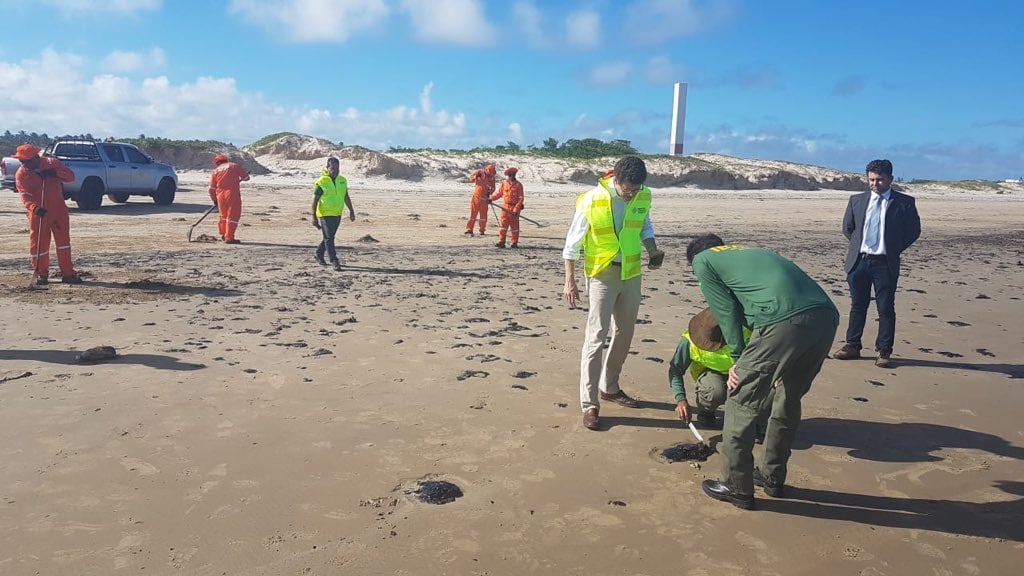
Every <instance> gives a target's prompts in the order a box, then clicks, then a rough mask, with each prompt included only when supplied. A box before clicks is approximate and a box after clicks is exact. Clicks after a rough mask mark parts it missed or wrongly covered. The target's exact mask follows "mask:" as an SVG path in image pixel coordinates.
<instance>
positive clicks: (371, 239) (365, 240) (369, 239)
mask: <svg viewBox="0 0 1024 576" xmlns="http://www.w3.org/2000/svg"><path fill="white" fill-rule="evenodd" d="M356 242H362V243H363V244H377V243H379V242H380V240H377V239H376V238H374V237H373V236H370V235H369V234H367V235H366V236H363V237H362V238H360V239H358V240H356Z"/></svg>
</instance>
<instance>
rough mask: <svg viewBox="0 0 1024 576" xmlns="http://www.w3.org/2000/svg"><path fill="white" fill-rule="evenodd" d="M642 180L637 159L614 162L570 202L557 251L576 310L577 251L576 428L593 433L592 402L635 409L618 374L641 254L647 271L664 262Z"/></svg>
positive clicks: (635, 303)
mask: <svg viewBox="0 0 1024 576" xmlns="http://www.w3.org/2000/svg"><path fill="white" fill-rule="evenodd" d="M646 180H647V167H646V165H644V161H643V160H641V159H640V158H638V157H637V156H626V157H624V158H622V159H620V160H619V161H618V162H617V163H616V164H615V168H614V171H613V173H612V174H610V175H606V176H605V177H604V178H601V179H599V180H598V184H597V186H595V187H594V188H592V189H591V190H590V191H589V192H585V193H583V194H581V195H580V196H579V197H578V198H577V199H576V212H575V214H574V215H573V218H572V223H571V224H570V225H569V232H568V234H566V238H565V247H564V249H563V250H562V258H563V259H564V261H565V286H564V288H563V297H564V298H565V301H566V302H567V303H568V304H569V308H576V304H577V303H579V301H580V291H579V288H578V287H577V286H576V261H577V260H579V258H580V251H581V250H582V252H583V260H584V263H583V271H584V273H585V274H586V277H587V293H588V297H589V300H590V310H589V312H588V314H587V327H586V333H585V336H584V341H583V351H582V354H581V359H580V406H581V408H582V409H583V426H584V427H586V428H587V429H590V430H597V429H599V424H598V414H599V410H600V404H599V398H600V400H607V401H609V402H614V403H616V404H619V405H621V406H625V407H626V408H639V407H640V403H639V402H637V401H636V399H634V398H632V397H630V396H628V395H627V394H626V393H625V392H623V390H622V388H620V387H619V375H620V374H621V372H622V365H623V363H624V362H625V361H626V356H627V355H628V354H629V346H630V343H631V342H632V340H633V329H634V327H635V326H636V318H637V314H638V313H639V311H640V283H641V275H642V268H643V266H642V265H643V262H642V254H641V251H642V249H646V250H647V254H648V264H647V266H648V268H650V269H651V270H654V269H656V268H659V267H660V266H661V263H662V261H663V260H664V259H665V253H664V252H662V251H661V250H659V249H658V246H657V243H656V242H655V240H654V227H653V226H652V225H651V216H650V211H651V190H650V188H648V187H647V186H645V185H644V182H645V181H646ZM613 326H614V329H613ZM609 331H611V344H610V345H609V347H608V354H607V358H603V356H604V355H603V354H602V349H603V347H604V341H605V336H607V335H608V332H609ZM599 392H600V394H599Z"/></svg>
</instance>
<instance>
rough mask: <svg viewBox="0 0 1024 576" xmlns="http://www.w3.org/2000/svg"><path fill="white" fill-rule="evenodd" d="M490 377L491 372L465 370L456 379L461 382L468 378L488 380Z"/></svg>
mask: <svg viewBox="0 0 1024 576" xmlns="http://www.w3.org/2000/svg"><path fill="white" fill-rule="evenodd" d="M490 375H491V374H490V373H489V372H484V371H483V370H463V371H462V374H459V375H458V376H456V377H455V379H456V380H458V381H460V382H461V381H463V380H466V379H467V378H487V377H488V376H490Z"/></svg>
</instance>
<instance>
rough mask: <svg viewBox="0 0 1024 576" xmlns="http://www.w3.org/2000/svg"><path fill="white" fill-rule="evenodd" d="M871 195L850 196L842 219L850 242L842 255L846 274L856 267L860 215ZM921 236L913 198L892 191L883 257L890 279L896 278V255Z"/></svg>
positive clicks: (861, 227)
mask: <svg viewBox="0 0 1024 576" xmlns="http://www.w3.org/2000/svg"><path fill="white" fill-rule="evenodd" d="M870 199H871V192H863V193H861V194H854V195H853V196H850V201H849V202H847V204H846V215H845V216H843V235H844V236H846V239H847V240H849V241H850V248H849V249H848V250H847V251H846V266H845V268H846V273H847V274H849V273H850V271H851V270H853V267H854V265H856V264H857V256H859V255H860V244H861V242H862V241H863V239H864V213H865V212H867V209H868V201H869V200H870ZM920 235H921V217H920V216H918V215H917V205H916V204H915V203H914V198H913V197H912V196H908V195H906V194H902V193H900V192H897V191H895V190H892V191H891V196H890V198H889V206H888V207H887V208H886V210H885V238H883V239H882V241H883V242H885V253H886V255H887V256H888V260H889V270H890V272H892V275H893V278H897V277H899V275H900V254H901V253H902V252H903V251H904V250H906V249H907V248H909V247H910V245H911V244H913V243H914V241H915V240H917V238H918V236H920Z"/></svg>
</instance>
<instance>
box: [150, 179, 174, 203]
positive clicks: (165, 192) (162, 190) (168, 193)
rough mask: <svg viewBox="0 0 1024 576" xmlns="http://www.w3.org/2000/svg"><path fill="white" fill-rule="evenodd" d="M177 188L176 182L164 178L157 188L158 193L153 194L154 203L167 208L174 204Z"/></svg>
mask: <svg viewBox="0 0 1024 576" xmlns="http://www.w3.org/2000/svg"><path fill="white" fill-rule="evenodd" d="M175 188H176V187H175V185H174V180H171V179H170V178H164V179H163V180H161V181H160V185H159V186H157V187H156V192H154V193H153V202H155V203H157V204H159V205H160V206H166V205H168V204H170V203H171V202H174V192H175Z"/></svg>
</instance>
